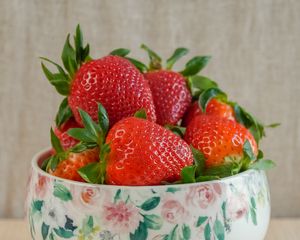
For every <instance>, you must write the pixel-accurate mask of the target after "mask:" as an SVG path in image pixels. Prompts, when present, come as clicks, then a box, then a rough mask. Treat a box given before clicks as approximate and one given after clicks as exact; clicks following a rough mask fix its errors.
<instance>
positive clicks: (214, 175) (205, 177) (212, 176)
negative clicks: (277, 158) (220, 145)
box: [176, 140, 275, 183]
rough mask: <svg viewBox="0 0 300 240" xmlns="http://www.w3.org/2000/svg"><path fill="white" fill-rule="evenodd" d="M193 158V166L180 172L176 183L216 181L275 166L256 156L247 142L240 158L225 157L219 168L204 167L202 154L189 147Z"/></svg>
mask: <svg viewBox="0 0 300 240" xmlns="http://www.w3.org/2000/svg"><path fill="white" fill-rule="evenodd" d="M191 150H192V153H193V157H194V164H193V165H191V166H187V167H184V168H183V169H182V170H181V180H180V181H178V182H176V183H195V182H203V181H211V180H217V179H220V178H224V177H229V176H233V175H235V174H238V173H240V172H243V171H246V170H247V169H256V170H268V169H271V168H273V167H274V166H275V163H274V162H273V161H272V160H269V159H263V153H262V151H260V150H259V153H258V155H257V156H255V154H254V153H253V149H252V147H251V144H250V142H249V141H248V140H246V141H245V143H244V145H243V156H242V157H226V159H225V162H224V164H222V165H219V166H212V167H206V166H205V160H206V159H205V157H204V155H203V153H201V152H200V151H199V150H197V149H195V148H193V147H192V146H191Z"/></svg>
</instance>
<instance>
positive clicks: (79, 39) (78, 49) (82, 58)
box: [74, 24, 91, 66]
mask: <svg viewBox="0 0 300 240" xmlns="http://www.w3.org/2000/svg"><path fill="white" fill-rule="evenodd" d="M74 43H75V55H76V62H77V65H78V66H80V65H82V63H83V62H86V61H88V60H91V57H90V56H89V52H90V46H89V44H87V45H86V46H85V47H83V34H82V31H81V29H80V25H79V24H78V25H77V27H76V33H75V36H74Z"/></svg>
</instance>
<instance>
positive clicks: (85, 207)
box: [71, 186, 109, 214]
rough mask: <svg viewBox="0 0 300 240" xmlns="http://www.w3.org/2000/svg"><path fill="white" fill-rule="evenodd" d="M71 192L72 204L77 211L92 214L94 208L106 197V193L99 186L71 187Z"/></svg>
mask: <svg viewBox="0 0 300 240" xmlns="http://www.w3.org/2000/svg"><path fill="white" fill-rule="evenodd" d="M71 194H72V196H73V201H72V205H73V206H74V207H75V208H76V209H75V210H76V211H78V212H85V213H87V214H92V213H94V212H95V208H96V209H97V208H99V206H100V205H101V202H102V201H103V200H104V199H106V198H107V197H108V195H109V194H108V193H107V192H106V191H105V190H103V189H100V188H95V187H82V188H79V187H78V186H74V187H71Z"/></svg>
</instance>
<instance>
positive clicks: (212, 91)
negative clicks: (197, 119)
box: [198, 88, 227, 112]
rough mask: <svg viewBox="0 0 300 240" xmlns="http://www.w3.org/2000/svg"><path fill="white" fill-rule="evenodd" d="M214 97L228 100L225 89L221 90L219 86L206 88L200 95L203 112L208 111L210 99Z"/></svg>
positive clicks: (199, 101)
mask: <svg viewBox="0 0 300 240" xmlns="http://www.w3.org/2000/svg"><path fill="white" fill-rule="evenodd" d="M213 98H217V99H219V100H221V101H227V95H226V93H224V92H223V91H221V90H220V89H219V88H209V89H206V90H204V91H203V92H202V93H201V94H200V96H199V100H198V103H199V106H200V107H201V109H202V112H205V111H206V107H207V105H208V103H209V101H210V100H211V99H213Z"/></svg>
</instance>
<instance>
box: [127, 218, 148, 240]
mask: <svg viewBox="0 0 300 240" xmlns="http://www.w3.org/2000/svg"><path fill="white" fill-rule="evenodd" d="M147 237H148V230H147V226H146V224H145V223H144V222H140V224H139V227H138V228H137V229H136V230H135V232H134V233H133V234H132V233H130V240H146V239H147Z"/></svg>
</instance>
